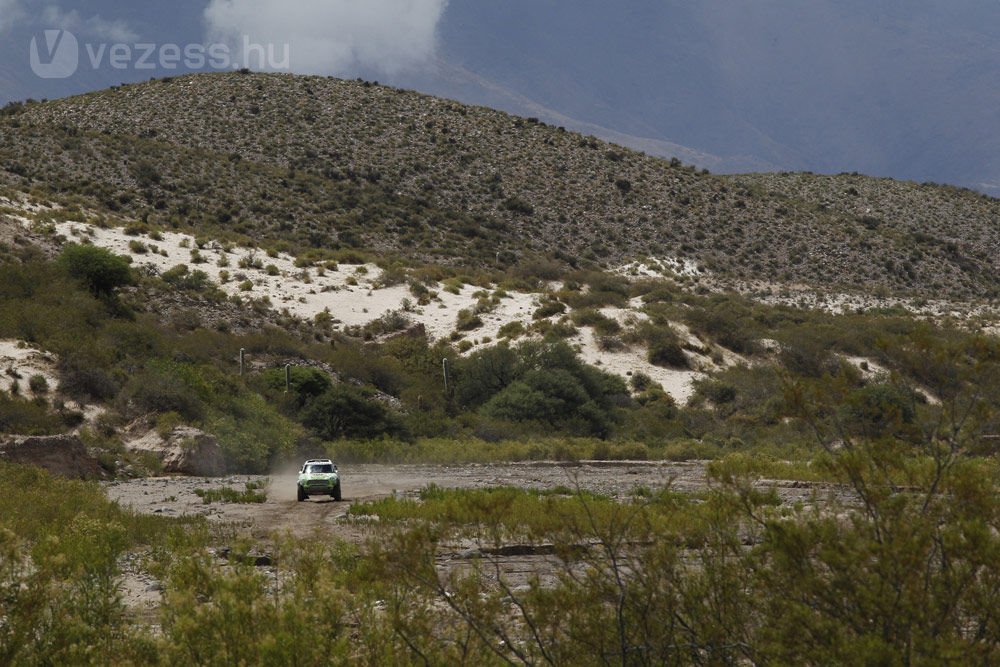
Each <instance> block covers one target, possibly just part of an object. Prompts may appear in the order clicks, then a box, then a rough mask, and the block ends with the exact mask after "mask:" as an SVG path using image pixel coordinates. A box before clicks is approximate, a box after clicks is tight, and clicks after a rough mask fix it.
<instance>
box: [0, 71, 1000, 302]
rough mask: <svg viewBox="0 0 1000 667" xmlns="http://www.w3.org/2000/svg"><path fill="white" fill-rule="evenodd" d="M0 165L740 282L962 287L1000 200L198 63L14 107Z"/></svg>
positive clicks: (250, 227)
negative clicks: (663, 153)
mask: <svg viewBox="0 0 1000 667" xmlns="http://www.w3.org/2000/svg"><path fill="white" fill-rule="evenodd" d="M0 168H2V170H3V171H0V178H2V179H3V181H5V182H7V183H8V184H10V185H11V186H15V187H17V188H18V189H26V188H41V189H42V190H44V191H47V192H49V193H54V194H58V195H60V196H63V197H78V198H80V200H81V201H82V202H84V203H85V204H86V205H88V206H92V207H96V208H97V209H102V210H106V211H108V212H109V213H111V214H117V213H120V214H123V215H127V216H128V217H130V218H138V219H142V220H144V221H146V222H149V223H153V224H157V223H161V224H164V225H167V226H171V227H175V228H178V229H184V230H191V231H194V232H197V233H204V234H211V235H214V236H223V235H233V234H237V235H243V236H250V237H253V238H255V239H258V240H262V241H267V240H270V241H272V242H278V241H281V242H283V243H284V244H286V245H288V246H290V247H291V248H292V249H298V250H302V249H305V248H310V247H312V248H324V249H336V248H365V249H369V250H374V251H376V252H379V253H382V254H394V255H399V256H402V257H406V258H409V260H414V261H421V262H426V261H431V262H437V263H446V264H456V265H467V266H470V265H471V266H478V267H489V268H494V267H495V268H506V267H509V266H511V265H515V264H517V263H518V262H522V261H524V260H525V259H527V258H530V257H532V256H535V255H547V256H551V257H555V258H557V259H559V260H561V261H563V262H565V263H569V264H575V265H603V266H611V265H615V264H621V263H623V262H625V261H627V260H630V259H634V258H643V257H647V256H652V257H659V258H673V259H682V260H688V261H690V262H693V263H695V264H697V265H699V266H700V267H702V268H703V269H705V270H707V271H708V272H710V273H711V274H712V275H713V276H716V277H717V278H718V279H719V280H722V281H726V280H730V281H733V282H734V284H735V283H736V282H747V281H763V282H766V283H794V284H807V285H812V286H817V287H822V288H837V289H861V290H870V289H873V288H875V287H881V288H883V289H886V290H890V291H892V292H902V293H910V294H915V295H925V296H930V295H934V296H949V297H952V298H962V299H977V298H984V297H985V298H989V297H992V296H993V295H995V294H996V293H997V286H998V285H997V281H996V277H995V276H996V273H997V271H996V269H997V268H998V267H997V254H996V248H997V247H998V244H1000V229H998V227H997V224H996V220H997V219H998V214H1000V206H998V203H1000V202H998V201H997V200H995V199H991V198H988V197H985V196H982V195H979V194H975V193H972V192H969V191H964V190H958V189H955V188H951V187H939V186H935V185H928V184H924V185H921V184H915V183H905V182H896V181H892V180H887V179H872V178H866V177H863V176H856V175H842V176H837V177H819V176H813V175H781V176H759V175H753V176H725V177H722V176H715V175H711V174H707V173H701V172H697V171H696V170H694V169H693V168H690V167H686V166H684V165H681V164H680V163H678V162H677V161H672V162H669V161H664V160H661V159H657V158H652V157H648V156H646V155H643V154H640V153H636V152H633V151H629V150H627V149H623V148H620V147H616V146H613V145H610V144H606V143H603V142H600V141H598V140H596V139H594V138H592V137H586V136H582V135H578V134H575V133H572V132H567V131H564V130H562V129H560V128H556V127H551V126H546V125H544V124H542V123H539V122H536V121H533V120H532V119H523V118H517V117H513V116H510V115H507V114H504V113H500V112H496V111H493V110H490V109H486V108H480V107H468V106H463V105H461V104H458V103H456V102H452V101H448V100H443V99H437V98H432V97H428V96H425V95H420V94H417V93H412V92H407V91H403V90H398V89H393V88H388V87H384V86H379V85H376V84H372V83H368V82H357V81H342V80H337V79H332V78H319V77H299V76H289V75H264V74H241V73H232V74H222V75H215V74H213V75H198V76H188V77H180V78H176V79H170V80H159V81H150V82H148V83H143V84H139V85H129V86H122V87H118V88H114V89H110V90H107V91H103V92H98V93H93V94H89V95H84V96H80V97H74V98H69V99H65V100H59V101H55V102H47V103H42V104H31V105H29V106H26V107H10V108H8V109H7V110H6V113H5V114H4V117H3V118H2V119H0ZM498 253H499V255H498Z"/></svg>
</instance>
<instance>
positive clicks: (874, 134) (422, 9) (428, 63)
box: [0, 0, 1000, 195]
mask: <svg viewBox="0 0 1000 667" xmlns="http://www.w3.org/2000/svg"><path fill="white" fill-rule="evenodd" d="M59 30H67V31H69V34H71V35H72V36H73V37H74V38H76V42H77V44H76V47H77V48H76V49H75V51H74V50H73V49H70V48H69V46H70V45H72V42H71V41H70V40H65V41H62V40H57V38H58V37H59V34H60V33H58V31H59ZM46 31H49V32H46ZM56 47H59V48H56ZM33 49H34V50H33ZM60 49H61V50H60ZM73 53H76V54H77V55H78V58H77V59H76V60H75V61H74V60H72V59H68V60H65V61H58V58H59V57H61V56H63V55H66V56H67V57H68V56H69V55H72V54H73ZM48 61H51V62H53V63H55V64H56V65H60V67H51V68H49V69H48V70H46V69H45V68H44V67H39V65H44V64H45V62H48ZM244 66H246V67H249V68H251V69H254V70H275V71H291V72H295V73H300V74H323V75H334V76H340V77H344V78H355V77H363V78H366V79H376V80H380V81H382V82H383V83H389V84H391V85H397V86H400V87H405V88H412V89H417V90H420V91H422V92H427V93H430V94H436V95H442V96H447V97H452V98H455V99H458V100H460V101H463V102H467V103H473V104H486V105H489V106H493V107H496V108H500V109H502V110H505V111H510V112H513V113H518V114H521V115H526V116H537V117H540V118H542V119H543V120H546V121H548V122H551V123H553V124H556V125H563V126H566V127H568V128H569V129H575V130H579V131H583V132H585V133H588V134H596V135H598V136H600V137H602V138H607V139H610V140H613V141H616V142H618V143H622V144H625V145H627V146H630V147H633V148H637V149H639V150H644V151H646V152H649V153H651V154H655V155H661V156H673V155H677V156H680V157H681V158H682V159H683V160H684V161H685V162H688V163H695V164H697V165H698V166H702V167H707V168H710V169H712V170H713V171H720V172H734V171H765V170H810V171H817V172H824V173H838V172H841V171H859V172H863V173H868V174H872V175H877V176H891V177H895V178H903V179H911V180H917V181H928V180H931V181H939V182H948V183H954V184H959V185H965V186H969V187H973V188H977V189H979V190H981V191H984V192H988V193H992V194H997V195H1000V136H998V133H997V132H996V128H997V127H1000V2H996V1H993V0H990V1H987V0H950V1H949V2H948V3H945V2H942V1H941V0H809V1H808V2H803V1H802V0H698V1H697V2H692V1H691V0H616V1H615V2H608V1H607V0H136V1H132V2H125V1H122V0H0V104H3V103H6V102H9V101H13V100H19V99H25V98H28V97H31V98H35V99H43V98H54V97H62V96H66V95H72V94H78V93H82V92H86V91H88V90H94V89H99V88H105V87H108V86H111V85H115V84H118V83H122V82H134V81H141V80H145V79H148V78H151V77H158V76H165V75H172V74H178V73H182V72H188V71H212V70H223V69H233V68H239V67H244ZM67 71H71V72H72V75H71V76H67V77H65V78H63V77H61V76H59V75H62V74H65V73H66V72H67Z"/></svg>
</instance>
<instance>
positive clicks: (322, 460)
mask: <svg viewBox="0 0 1000 667" xmlns="http://www.w3.org/2000/svg"><path fill="white" fill-rule="evenodd" d="M309 463H333V461H331V460H330V459H309V460H308V461H306V462H305V463H303V464H302V465H307V464H309Z"/></svg>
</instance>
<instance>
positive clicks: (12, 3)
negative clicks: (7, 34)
mask: <svg viewBox="0 0 1000 667" xmlns="http://www.w3.org/2000/svg"><path fill="white" fill-rule="evenodd" d="M22 14H23V11H22V10H21V4H20V3H19V2H18V0H0V32H3V31H4V30H6V29H7V28H9V27H10V26H11V25H13V24H14V22H16V21H17V20H19V19H20V18H21V16H22Z"/></svg>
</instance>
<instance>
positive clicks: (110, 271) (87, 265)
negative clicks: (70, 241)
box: [58, 245, 135, 295]
mask: <svg viewBox="0 0 1000 667" xmlns="http://www.w3.org/2000/svg"><path fill="white" fill-rule="evenodd" d="M58 261H59V265H60V266H61V267H62V268H63V269H64V270H65V271H66V272H67V273H68V274H69V275H70V276H72V277H73V278H76V279H77V280H79V281H81V282H82V283H83V284H84V285H85V286H86V287H87V289H89V290H90V291H91V292H93V293H94V294H97V295H107V294H111V293H112V292H113V291H114V290H116V289H117V288H119V287H124V286H126V285H131V284H133V283H134V282H135V279H134V277H133V275H132V269H131V268H130V267H129V265H128V262H126V261H125V259H124V258H122V257H119V256H118V255H115V254H113V253H111V252H110V251H108V250H105V249H103V248H98V247H96V246H92V245H68V246H66V247H65V248H63V250H62V252H61V253H60V254H59V260H58Z"/></svg>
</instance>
